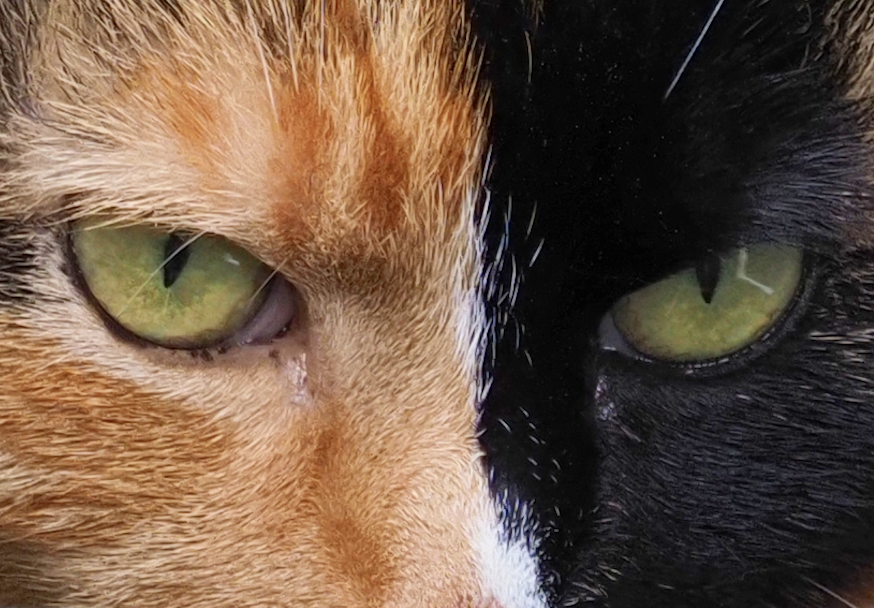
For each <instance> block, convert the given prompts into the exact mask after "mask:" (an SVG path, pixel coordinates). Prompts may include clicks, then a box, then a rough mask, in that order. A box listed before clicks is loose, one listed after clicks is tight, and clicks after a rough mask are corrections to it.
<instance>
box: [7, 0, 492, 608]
mask: <svg viewBox="0 0 874 608" xmlns="http://www.w3.org/2000/svg"><path fill="white" fill-rule="evenodd" d="M182 6H183V7H184V8H183V11H182V13H183V15H182V21H181V24H180V23H179V22H177V21H176V18H175V17H174V16H173V15H168V14H166V13H164V12H162V11H161V10H160V9H159V8H158V5H157V3H150V2H144V3H134V2H123V1H121V0H88V1H86V0H78V1H73V0H58V2H56V3H54V4H53V5H52V7H51V8H50V9H48V10H47V11H46V12H45V13H44V14H41V15H39V19H37V22H38V23H39V26H38V36H37V37H38V38H39V39H40V40H41V44H40V46H38V47H37V49H36V50H35V51H34V52H35V55H34V56H31V57H29V58H28V59H27V61H28V62H29V63H28V69H29V70H30V71H31V72H32V73H33V76H34V79H33V82H34V84H33V87H32V90H30V91H29V94H30V95H31V96H32V97H33V103H34V105H35V106H36V107H37V108H38V111H39V113H40V115H41V116H42V117H43V118H45V119H48V120H47V121H45V122H42V121H35V120H33V119H32V118H30V117H28V116H25V115H23V114H18V115H15V116H13V117H12V118H11V119H10V121H9V124H8V128H7V133H5V134H4V135H3V136H2V137H3V138H4V141H5V142H6V143H7V144H9V143H13V144H14V145H15V146H16V149H17V150H18V154H17V156H16V158H15V160H14V162H15V167H14V169H12V170H10V171H9V172H8V173H7V174H6V175H4V176H0V180H5V181H3V182H2V183H0V185H2V187H0V191H3V192H5V193H6V194H5V195H4V196H3V197H0V207H2V208H3V212H2V215H3V216H17V215H19V214H21V213H23V212H25V211H26V212H27V213H28V214H30V215H31V216H38V217H46V218H56V217H61V218H67V217H84V216H93V215H98V214H99V215H100V216H101V217H105V218H107V219H108V220H110V221H117V222H121V223H130V222H139V221H149V222H151V223H155V224H158V225H160V226H163V227H165V228H167V229H180V228H184V229H188V230H195V231H197V230H204V231H209V232H215V233H218V234H221V235H223V236H225V237H227V238H229V239H233V240H235V241H238V242H240V243H242V244H243V245H245V246H247V247H248V248H249V249H250V250H251V251H252V252H253V253H254V254H255V255H258V256H259V257H261V258H262V259H264V260H265V261H267V262H269V263H272V264H273V265H275V266H277V267H278V268H279V269H280V270H281V272H282V273H283V274H284V275H285V276H286V277H287V278H288V279H289V280H290V281H291V282H292V283H293V284H294V285H295V286H296V287H297V288H298V290H299V291H300V293H301V294H302V300H303V312H302V316H301V318H300V319H299V320H298V326H297V327H296V329H295V330H294V331H293V332H291V334H290V335H288V336H286V337H285V338H283V339H282V340H280V341H277V342H275V343H274V344H272V345H270V346H267V347H246V348H240V349H237V350H236V351H234V352H231V353H228V354H227V355H223V356H217V357H215V358H214V359H211V360H201V359H192V358H191V357H189V356H188V355H185V354H178V353H172V352H168V351H162V350H160V349H148V348H146V349H143V348H141V347H139V346H136V345H131V344H128V343H125V342H123V341H120V340H118V339H116V338H115V337H114V336H113V335H111V334H110V333H109V332H107V331H106V330H105V327H104V326H103V324H102V322H101V321H100V319H99V317H98V316H97V315H96V313H95V312H94V311H92V310H91V309H90V308H88V306H87V304H86V303H85V302H84V300H83V298H82V297H81V296H80V295H79V294H77V293H76V292H75V290H74V289H73V287H72V286H71V285H70V284H69V281H67V280H66V278H65V276H64V274H63V273H62V271H61V267H62V262H61V261H59V258H57V257H56V258H55V260H56V261H55V262H53V263H52V264H49V267H50V268H49V270H47V271H46V275H45V278H44V285H41V286H40V287H41V288H44V290H45V291H47V292H49V291H51V292H52V293H55V294H56V296H57V297H56V298H55V299H53V300H51V301H49V302H47V303H45V304H42V303H40V304H39V305H38V306H36V307H35V308H34V309H32V310H27V311H17V310H16V311H5V312H4V311H0V331H2V333H3V351H2V352H0V376H2V377H3V378H4V380H5V387H4V391H3V394H2V396H0V414H2V415H0V420H2V424H3V436H4V443H3V445H2V447H0V531H2V533H0V547H2V548H3V551H4V554H5V556H6V558H5V560H4V561H5V566H4V569H0V603H6V602H16V603H23V604H25V605H29V604H39V605H63V606H132V605H136V606H187V607H195V606H204V607H205V606H210V607H220V606H235V607H240V606H259V607H263V606H284V607H289V606H319V607H323V606H324V607H328V606H336V607H338V608H339V607H342V608H354V607H358V606H361V607H363V606H368V607H389V606H394V607H398V608H400V607H404V608H413V607H415V606H421V607H423V608H424V607H426V606H427V607H428V608H444V607H445V608H473V607H475V606H476V607H479V606H484V605H486V603H487V602H488V601H490V599H489V591H488V590H487V589H484V588H483V584H482V582H481V578H482V577H481V574H480V572H479V564H478V557H477V555H476V550H475V547H474V541H473V538H474V536H475V535H476V530H477V528H478V526H480V524H481V523H482V522H484V521H486V520H487V519H488V517H490V515H489V507H488V503H487V497H486V489H485V482H484V479H483V472H482V470H481V465H480V463H479V456H480V455H479V451H478V446H477V443H476V440H475V437H474V430H475V423H476V413H475V406H474V404H475V398H476V394H477V390H478V386H477V379H476V376H477V370H476V358H475V357H474V356H473V354H474V352H475V350H476V347H477V343H478V342H477V340H478V334H477V331H476V329H475V328H472V327H467V326H466V325H465V324H464V321H463V319H464V318H467V317H470V316H472V315H473V313H474V301H475V298H474V297H473V294H474V292H475V290H476V285H477V280H478V277H477V274H476V268H477V262H478V260H477V256H478V248H477V245H476V234H477V227H476V206H477V204H478V198H479V196H480V193H479V187H480V179H481V175H482V171H483V166H482V162H483V161H482V158H483V156H484V154H483V152H484V143H483V140H484V134H483V130H484V124H485V119H486V117H485V113H486V109H485V103H484V100H483V98H482V95H481V94H479V93H478V92H477V91H476V89H475V85H474V82H475V79H476V72H477V69H478V58H477V54H476V50H475V49H474V48H473V46H472V44H471V43H470V40H469V37H468V34H467V29H466V27H467V26H466V24H465V21H464V17H463V14H464V13H463V7H462V6H461V3H454V2H443V1H438V0H428V1H421V0H418V1H413V0H404V1H400V2H387V1H385V2H384V1H382V0H358V1H355V2H353V1H351V0H349V1H339V0H338V1H336V2H327V3H326V5H325V7H326V9H325V12H324V13H322V12H321V8H320V7H321V5H320V4H319V3H303V4H301V5H299V6H298V5H294V6H291V5H285V4H283V3H281V2H279V1H278V0H277V1H264V2H259V3H257V4H256V3H255V2H254V0H253V2H251V3H250V2H240V3H234V4H225V3H222V2H219V1H218V0H216V1H215V2H212V1H207V0H200V1H198V2H196V3H195V2H186V3H183V4H182ZM37 12H38V11H37ZM49 123H51V126H48V125H49ZM471 142H473V143H474V145H471ZM59 213H60V215H58V214H59ZM22 353H26V356H22Z"/></svg>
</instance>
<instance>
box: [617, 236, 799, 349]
mask: <svg viewBox="0 0 874 608" xmlns="http://www.w3.org/2000/svg"><path fill="white" fill-rule="evenodd" d="M802 275H803V254H802V252H801V250H799V249H796V248H793V247H786V246H779V245H766V244H760V245H753V246H749V247H744V248H741V249H737V250H734V251H732V252H730V253H728V254H727V255H715V254H714V255H710V256H707V257H706V258H704V259H703V260H701V261H700V262H699V263H698V265H697V266H696V267H695V268H689V269H687V270H684V271H682V272H678V273H677V274H674V275H671V276H669V277H667V278H665V279H663V280H661V281H658V282H657V283H653V284H652V285H649V286H647V287H644V288H643V289H640V290H638V291H635V292H634V293H632V294H630V295H627V296H625V297H623V298H622V299H620V300H619V301H618V302H617V303H616V304H615V305H614V306H613V309H612V310H611V314H610V316H611V317H612V322H613V324H614V325H615V328H616V329H617V330H618V331H619V333H620V334H621V335H622V337H623V338H624V339H625V341H626V342H627V343H628V344H629V345H630V346H631V347H632V348H633V349H634V350H635V351H637V352H638V353H640V354H642V355H644V356H647V357H651V358H653V359H659V360H664V361H672V362H678V363H688V362H693V361H706V360H711V359H717V358H720V357H724V356H726V355H730V354H732V353H735V352H737V351H739V350H742V349H743V348H745V347H747V346H749V345H751V344H753V343H754V342H756V341H757V340H759V339H760V338H762V337H763V336H764V335H766V334H767V333H768V332H769V330H771V328H773V327H774V325H775V324H776V323H777V322H778V321H779V320H780V319H781V317H782V316H783V314H784V313H785V312H786V311H787V309H788V308H789V307H790V305H791V304H792V302H793V300H794V298H795V296H796V294H797V293H798V291H799V285H800V283H801V280H802Z"/></svg>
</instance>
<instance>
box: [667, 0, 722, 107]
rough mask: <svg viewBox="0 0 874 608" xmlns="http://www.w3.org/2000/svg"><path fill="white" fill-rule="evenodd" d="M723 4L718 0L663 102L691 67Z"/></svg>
mask: <svg viewBox="0 0 874 608" xmlns="http://www.w3.org/2000/svg"><path fill="white" fill-rule="evenodd" d="M723 4H725V0H718V1H717V2H716V8H714V9H713V12H712V13H710V17H709V18H708V19H707V23H705V24H704V28H703V29H702V30H701V33H700V34H698V39H697V40H696V41H695V44H693V45H692V48H691V50H690V51H689V54H688V55H686V59H685V60H684V61H683V65H681V66H680V69H679V70H678V71H677V75H676V76H674V80H673V81H671V85H670V86H669V87H668V90H667V91H665V96H664V97H662V101H665V100H666V99H667V98H668V97H670V95H671V93H673V92H674V87H676V86H677V83H678V82H680V78H681V77H682V76H683V73H684V72H685V71H686V68H687V67H689V62H690V61H692V57H693V56H694V55H695V53H697V52H698V47H700V46H701V41H702V40H704V36H706V35H707V32H708V31H709V30H710V26H711V25H713V20H714V19H716V15H718V14H719V11H720V10H722V5H723Z"/></svg>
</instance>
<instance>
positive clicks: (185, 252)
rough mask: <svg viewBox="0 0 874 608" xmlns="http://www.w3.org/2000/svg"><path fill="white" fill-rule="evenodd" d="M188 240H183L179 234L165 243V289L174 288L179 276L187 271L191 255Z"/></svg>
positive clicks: (173, 235)
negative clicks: (186, 266)
mask: <svg viewBox="0 0 874 608" xmlns="http://www.w3.org/2000/svg"><path fill="white" fill-rule="evenodd" d="M186 240H187V239H183V238H182V237H180V236H179V235H178V234H176V233H175V232H174V233H171V234H170V235H169V236H168V237H167V240H166V241H165V242H164V287H165V288H169V287H172V285H173V283H175V282H176V281H177V280H178V279H179V275H181V274H182V271H183V270H185V265H186V264H187V263H188V256H190V255H191V251H190V248H189V247H188V245H186V244H185V241H186Z"/></svg>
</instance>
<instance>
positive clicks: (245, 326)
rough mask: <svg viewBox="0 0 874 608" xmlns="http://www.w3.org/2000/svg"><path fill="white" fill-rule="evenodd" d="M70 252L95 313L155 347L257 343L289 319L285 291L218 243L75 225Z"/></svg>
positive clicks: (289, 293) (238, 252) (251, 261)
mask: <svg viewBox="0 0 874 608" xmlns="http://www.w3.org/2000/svg"><path fill="white" fill-rule="evenodd" d="M71 244H72V252H73V255H74V257H75V261H76V264H77V266H78V269H79V273H80V275H81V277H82V279H83V282H84V284H85V286H86V287H87V289H88V291H89V292H90V294H91V296H93V299H94V300H96V302H97V303H98V304H99V305H100V308H102V309H103V311H104V312H105V313H106V314H107V315H108V316H109V317H111V318H112V319H113V320H114V321H115V322H116V323H118V325H120V326H121V327H122V328H124V329H125V330H127V331H128V332H130V333H131V334H133V335H135V336H137V337H139V338H142V339H144V340H146V341H148V342H152V343H154V344H157V345H160V346H166V347H170V348H203V347H207V346H231V345H237V344H248V343H252V342H261V341H265V340H269V339H271V338H273V337H275V336H276V335H278V334H279V333H281V332H282V331H283V329H285V328H287V327H288V325H289V324H290V322H291V321H292V319H293V317H294V309H295V306H294V293H293V290H292V289H291V287H290V286H289V285H288V283H286V282H285V281H283V280H282V279H280V278H278V277H275V276H274V275H275V273H274V272H273V271H272V270H271V268H270V267H268V266H267V265H265V264H264V263H262V262H261V261H259V260H258V259H257V258H255V257H254V256H252V255H251V254H250V253H248V252H246V251H245V250H244V249H242V248H241V247H239V246H237V245H234V244H233V243H231V242H230V241H228V240H226V239H223V238H221V237H218V236H212V235H194V234H190V233H177V232H162V231H160V230H157V229H154V228H151V227H144V226H126V227H112V226H103V225H100V224H98V223H90V222H79V223H78V224H76V225H75V227H74V229H73V231H72V234H71Z"/></svg>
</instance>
